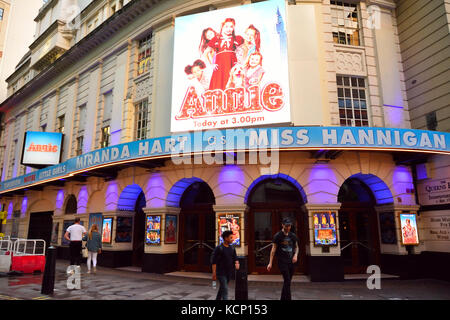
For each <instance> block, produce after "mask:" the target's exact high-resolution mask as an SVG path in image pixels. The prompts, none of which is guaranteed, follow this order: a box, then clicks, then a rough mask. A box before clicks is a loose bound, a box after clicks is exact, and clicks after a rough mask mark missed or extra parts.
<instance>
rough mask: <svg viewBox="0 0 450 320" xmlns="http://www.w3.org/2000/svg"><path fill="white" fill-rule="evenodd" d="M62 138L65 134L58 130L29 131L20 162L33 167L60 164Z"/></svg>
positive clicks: (26, 134)
mask: <svg viewBox="0 0 450 320" xmlns="http://www.w3.org/2000/svg"><path fill="white" fill-rule="evenodd" d="M62 139H63V134H62V133H58V132H37V131H27V132H26V133H25V141H24V143H23V151H22V160H21V162H20V163H21V164H23V165H25V166H31V167H32V166H36V167H42V166H50V165H55V164H59V163H60V161H61V148H62Z"/></svg>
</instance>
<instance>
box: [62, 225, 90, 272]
mask: <svg viewBox="0 0 450 320" xmlns="http://www.w3.org/2000/svg"><path fill="white" fill-rule="evenodd" d="M85 234H86V229H85V228H84V227H83V226H82V225H80V218H78V217H76V218H75V223H74V224H73V225H71V226H70V227H68V228H67V230H66V233H65V234H64V238H65V239H66V240H68V241H70V245H69V248H70V264H71V265H77V266H79V265H80V263H81V240H82V239H83V236H84V235H85Z"/></svg>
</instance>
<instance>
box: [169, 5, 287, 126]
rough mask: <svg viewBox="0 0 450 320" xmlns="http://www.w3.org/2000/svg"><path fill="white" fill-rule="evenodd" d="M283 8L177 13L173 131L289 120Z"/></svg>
mask: <svg viewBox="0 0 450 320" xmlns="http://www.w3.org/2000/svg"><path fill="white" fill-rule="evenodd" d="M285 5H286V4H285V1H284V0H269V1H264V2H260V3H254V4H249V5H242V6H237V7H232V8H226V9H220V10H213V11H208V12H204V13H199V14H194V15H189V16H183V17H179V18H176V20H175V44H174V66H173V86H172V110H171V111H172V112H171V131H172V132H181V131H191V130H204V129H219V128H229V127H245V126H257V125H263V124H272V123H289V122H290V105H289V77H288V65H287V33H286V28H285V23H286V12H285V11H286V8H285Z"/></svg>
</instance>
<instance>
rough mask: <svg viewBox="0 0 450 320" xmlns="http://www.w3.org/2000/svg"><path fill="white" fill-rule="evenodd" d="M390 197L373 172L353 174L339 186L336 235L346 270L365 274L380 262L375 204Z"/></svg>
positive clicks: (387, 190)
mask: <svg viewBox="0 0 450 320" xmlns="http://www.w3.org/2000/svg"><path fill="white" fill-rule="evenodd" d="M391 200H392V196H391V195H390V191H389V189H388V188H387V186H386V185H385V184H384V183H383V182H382V181H381V180H380V179H378V178H377V177H375V176H373V175H362V174H359V175H354V176H352V177H350V178H348V179H347V180H346V181H345V182H344V183H343V185H342V186H341V188H340V190H339V194H338V201H339V202H340V203H341V204H342V205H341V209H340V210H339V238H340V245H341V257H342V260H343V264H344V272H345V273H347V274H348V273H366V270H367V267H368V266H369V265H372V264H376V265H379V261H380V243H379V230H378V220H377V213H376V211H375V206H376V205H377V204H380V202H384V203H388V202H389V201H391Z"/></svg>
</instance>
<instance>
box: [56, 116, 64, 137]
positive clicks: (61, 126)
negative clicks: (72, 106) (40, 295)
mask: <svg viewBox="0 0 450 320" xmlns="http://www.w3.org/2000/svg"><path fill="white" fill-rule="evenodd" d="M64 121H65V116H64V115H62V116H60V117H58V127H57V128H56V132H59V133H64Z"/></svg>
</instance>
